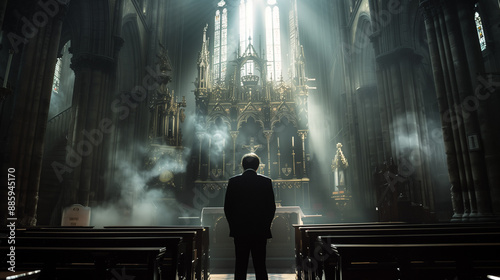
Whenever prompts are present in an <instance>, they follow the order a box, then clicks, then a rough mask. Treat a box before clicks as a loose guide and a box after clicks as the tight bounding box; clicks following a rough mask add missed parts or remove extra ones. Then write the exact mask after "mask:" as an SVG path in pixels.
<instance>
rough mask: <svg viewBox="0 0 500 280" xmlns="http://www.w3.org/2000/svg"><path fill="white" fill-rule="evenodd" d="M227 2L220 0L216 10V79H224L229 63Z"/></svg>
mask: <svg viewBox="0 0 500 280" xmlns="http://www.w3.org/2000/svg"><path fill="white" fill-rule="evenodd" d="M225 5H226V2H225V1H224V0H222V1H220V2H219V3H218V4H217V6H218V7H219V8H218V9H217V11H216V12H215V23H214V26H215V28H214V29H215V31H214V37H215V38H214V80H215V81H224V79H225V76H226V63H227V8H225Z"/></svg>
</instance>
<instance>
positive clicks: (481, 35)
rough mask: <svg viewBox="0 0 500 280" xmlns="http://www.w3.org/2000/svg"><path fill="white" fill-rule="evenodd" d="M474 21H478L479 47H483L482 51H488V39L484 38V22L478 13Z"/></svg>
mask: <svg viewBox="0 0 500 280" xmlns="http://www.w3.org/2000/svg"><path fill="white" fill-rule="evenodd" d="M474 19H475V20H476V29H477V36H478V38H479V45H480V46H481V51H484V50H485V49H486V39H485V38H484V29H483V22H482V21H481V16H480V15H479V13H478V12H476V14H475V16H474Z"/></svg>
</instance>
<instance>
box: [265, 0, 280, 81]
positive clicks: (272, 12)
mask: <svg viewBox="0 0 500 280" xmlns="http://www.w3.org/2000/svg"><path fill="white" fill-rule="evenodd" d="M267 3H268V4H269V6H267V7H266V12H265V14H266V55H267V57H266V58H267V61H268V66H267V74H268V79H273V80H278V79H279V78H280V77H281V39H280V36H281V33H280V16H279V8H278V7H277V6H275V5H276V1H275V0H270V1H268V2H267Z"/></svg>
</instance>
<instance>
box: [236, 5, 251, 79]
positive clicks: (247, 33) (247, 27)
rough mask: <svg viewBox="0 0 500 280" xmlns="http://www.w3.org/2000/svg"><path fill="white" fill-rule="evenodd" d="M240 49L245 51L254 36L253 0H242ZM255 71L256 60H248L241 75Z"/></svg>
mask: <svg viewBox="0 0 500 280" xmlns="http://www.w3.org/2000/svg"><path fill="white" fill-rule="evenodd" d="M239 13H240V14H239V15H240V49H241V52H242V54H244V53H245V51H246V49H247V47H248V45H249V44H250V42H251V40H252V37H253V0H241V2H240V11H239ZM253 73H254V62H253V61H252V60H250V61H248V62H246V63H245V64H244V65H243V68H242V69H241V76H245V75H249V74H253Z"/></svg>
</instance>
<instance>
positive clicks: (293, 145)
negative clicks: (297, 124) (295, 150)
mask: <svg viewBox="0 0 500 280" xmlns="http://www.w3.org/2000/svg"><path fill="white" fill-rule="evenodd" d="M293 139H294V137H293V136H292V147H295V144H294V142H293Z"/></svg>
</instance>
